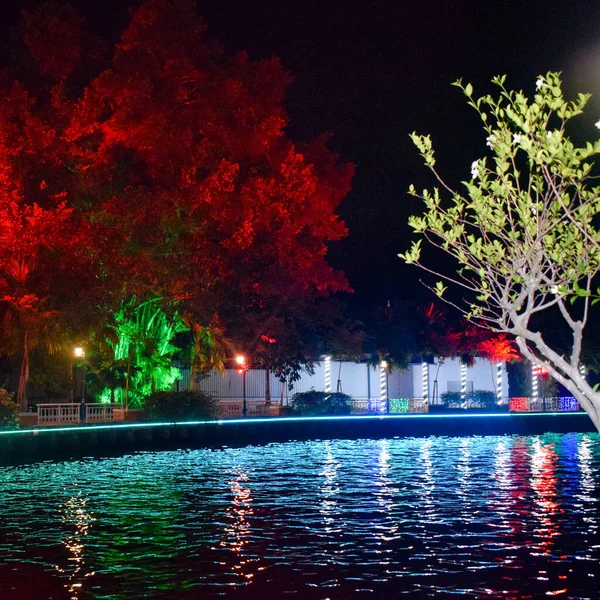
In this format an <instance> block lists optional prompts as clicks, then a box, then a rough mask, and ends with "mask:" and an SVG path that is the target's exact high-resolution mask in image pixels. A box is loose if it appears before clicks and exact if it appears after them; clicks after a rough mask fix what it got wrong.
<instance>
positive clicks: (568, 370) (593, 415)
mask: <svg viewBox="0 0 600 600" xmlns="http://www.w3.org/2000/svg"><path fill="white" fill-rule="evenodd" d="M519 333H520V332H517V339H516V341H517V346H518V347H519V350H520V351H521V354H522V355H523V356H524V357H525V358H527V359H528V360H529V361H531V362H532V363H533V364H534V365H537V366H538V367H542V368H543V369H546V371H548V373H550V375H551V376H552V377H553V378H554V379H555V380H556V381H558V382H559V383H561V384H562V385H563V386H564V387H565V388H567V389H568V390H569V391H570V392H571V394H573V397H574V398H575V400H577V402H579V404H580V406H581V408H583V410H585V412H586V413H587V414H588V415H589V417H590V419H591V420H592V423H593V424H594V426H595V427H596V429H597V430H598V431H600V392H596V391H595V390H594V389H593V388H592V387H591V386H590V385H589V384H588V382H587V381H586V380H585V378H584V377H583V376H582V375H581V373H580V372H579V368H578V367H577V366H573V365H571V364H569V363H568V362H567V361H566V360H565V359H564V358H562V357H561V356H560V355H559V354H557V353H556V352H555V351H554V350H552V349H551V348H550V347H548V346H547V345H546V344H545V343H544V341H543V340H542V337H541V335H540V334H539V333H535V334H529V336H530V338H532V337H533V338H534V339H533V340H532V341H533V342H534V343H535V345H536V347H537V350H538V351H539V352H540V354H541V356H542V358H539V357H537V356H536V355H535V354H534V353H533V352H532V351H531V350H530V348H529V347H528V346H527V341H526V339H525V337H524V336H522V335H519ZM559 369H560V370H559Z"/></svg>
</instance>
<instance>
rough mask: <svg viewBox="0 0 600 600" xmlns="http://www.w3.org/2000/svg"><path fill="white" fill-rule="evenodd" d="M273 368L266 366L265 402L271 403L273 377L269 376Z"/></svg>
mask: <svg viewBox="0 0 600 600" xmlns="http://www.w3.org/2000/svg"><path fill="white" fill-rule="evenodd" d="M270 373H271V369H269V367H268V366H266V367H265V403H266V404H271V379H270V377H269V375H270Z"/></svg>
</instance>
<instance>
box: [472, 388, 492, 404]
mask: <svg viewBox="0 0 600 600" xmlns="http://www.w3.org/2000/svg"><path fill="white" fill-rule="evenodd" d="M469 401H470V403H471V405H473V406H477V407H480V408H495V407H496V406H497V399H496V395H495V394H494V392H490V391H489V390H475V391H474V392H473V393H472V394H470V395H469Z"/></svg>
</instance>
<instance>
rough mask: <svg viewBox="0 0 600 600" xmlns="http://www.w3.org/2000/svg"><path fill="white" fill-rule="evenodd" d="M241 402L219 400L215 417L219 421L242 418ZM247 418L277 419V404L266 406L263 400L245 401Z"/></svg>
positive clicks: (242, 404) (242, 406) (242, 403)
mask: <svg viewBox="0 0 600 600" xmlns="http://www.w3.org/2000/svg"><path fill="white" fill-rule="evenodd" d="M243 409H244V402H243V400H219V403H218V405H217V416H218V417H219V418H220V419H227V418H239V417H242V416H243ZM246 416H247V417H278V416H279V404H267V403H266V402H265V401H264V400H262V401H258V402H257V401H256V400H247V401H246Z"/></svg>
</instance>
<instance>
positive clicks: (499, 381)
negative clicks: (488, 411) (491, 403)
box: [496, 362, 504, 404]
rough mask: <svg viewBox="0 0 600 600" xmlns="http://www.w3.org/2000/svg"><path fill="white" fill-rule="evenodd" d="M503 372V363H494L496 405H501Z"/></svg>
mask: <svg viewBox="0 0 600 600" xmlns="http://www.w3.org/2000/svg"><path fill="white" fill-rule="evenodd" d="M503 372H504V363H503V362H499V363H496V402H497V403H498V404H501V403H502V394H503V392H504V390H503V389H502V375H503Z"/></svg>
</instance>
